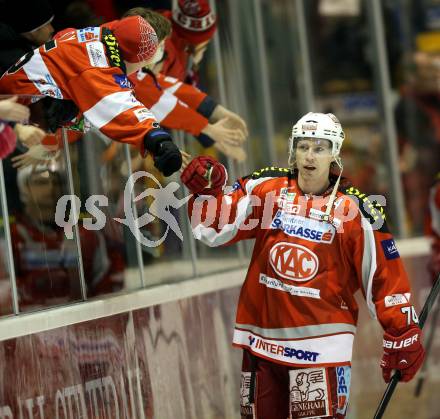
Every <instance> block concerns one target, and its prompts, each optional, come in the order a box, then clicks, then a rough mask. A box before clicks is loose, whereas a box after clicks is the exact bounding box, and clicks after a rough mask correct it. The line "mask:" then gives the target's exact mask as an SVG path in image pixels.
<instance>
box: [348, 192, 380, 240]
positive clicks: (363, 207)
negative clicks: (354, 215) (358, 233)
mask: <svg viewBox="0 0 440 419" xmlns="http://www.w3.org/2000/svg"><path fill="white" fill-rule="evenodd" d="M342 192H343V193H345V194H346V195H348V196H352V197H355V198H356V201H357V203H358V207H359V211H360V212H361V214H362V215H363V216H364V217H365V218H366V219H367V220H368V221H369V222H370V224H371V225H373V226H377V227H378V230H379V231H381V232H388V227H387V225H386V215H385V210H384V207H383V206H382V205H380V204H379V203H378V202H377V201H375V200H374V199H370V197H369V196H367V195H366V194H364V193H362V192H361V191H360V190H359V189H357V188H356V187H354V186H350V187H347V188H345V189H343V190H342Z"/></svg>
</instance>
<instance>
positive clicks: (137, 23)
mask: <svg viewBox="0 0 440 419" xmlns="http://www.w3.org/2000/svg"><path fill="white" fill-rule="evenodd" d="M101 26H104V27H106V28H108V29H110V30H111V31H112V32H113V35H115V37H116V40H117V41H118V45H119V49H120V51H121V54H122V58H123V59H124V60H125V61H128V62H129V63H139V62H141V61H146V60H149V59H150V58H152V57H153V56H154V54H155V53H156V50H157V46H158V45H159V41H158V38H157V35H156V32H155V31H154V29H153V27H152V26H151V25H150V24H149V23H148V22H147V21H146V20H145V19H144V18H143V17H141V16H129V17H125V18H123V19H120V20H113V21H112V22H108V23H104V24H103V25H101Z"/></svg>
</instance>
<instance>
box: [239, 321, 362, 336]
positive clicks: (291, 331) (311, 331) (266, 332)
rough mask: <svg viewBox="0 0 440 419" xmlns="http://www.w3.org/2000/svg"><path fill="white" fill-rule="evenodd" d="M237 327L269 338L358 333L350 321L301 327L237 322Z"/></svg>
mask: <svg viewBox="0 0 440 419" xmlns="http://www.w3.org/2000/svg"><path fill="white" fill-rule="evenodd" d="M235 328H236V329H241V330H245V331H246V330H247V331H249V332H252V333H255V334H256V335H259V336H264V337H265V338H267V339H287V340H289V339H305V338H313V337H318V336H323V335H334V334H336V333H353V334H355V333H356V326H354V325H353V324H349V323H327V324H316V325H309V326H301V327H284V328H279V329H263V328H261V327H258V326H254V325H252V324H240V323H236V324H235Z"/></svg>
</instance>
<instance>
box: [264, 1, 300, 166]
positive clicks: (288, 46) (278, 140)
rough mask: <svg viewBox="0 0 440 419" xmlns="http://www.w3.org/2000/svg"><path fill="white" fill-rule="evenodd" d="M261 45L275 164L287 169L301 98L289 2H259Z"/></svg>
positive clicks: (298, 60)
mask: <svg viewBox="0 0 440 419" xmlns="http://www.w3.org/2000/svg"><path fill="white" fill-rule="evenodd" d="M260 8H261V15H262V20H263V34H264V46H265V50H266V56H267V66H268V76H269V78H268V81H269V88H270V103H271V109H272V118H273V127H274V133H273V139H272V142H273V146H274V148H275V155H276V161H275V165H277V166H280V167H288V150H289V137H290V135H291V131H292V126H293V124H294V123H295V122H296V120H298V119H299V118H300V117H301V116H302V112H303V111H304V112H307V110H304V109H301V104H302V102H303V97H301V94H300V92H299V91H298V87H297V86H298V82H299V79H298V75H299V73H300V69H299V67H300V60H301V57H300V55H299V49H298V45H297V44H298V40H297V34H296V30H295V21H296V13H295V7H294V2H292V1H290V0H277V1H275V2H274V1H269V0H265V1H261V2H260Z"/></svg>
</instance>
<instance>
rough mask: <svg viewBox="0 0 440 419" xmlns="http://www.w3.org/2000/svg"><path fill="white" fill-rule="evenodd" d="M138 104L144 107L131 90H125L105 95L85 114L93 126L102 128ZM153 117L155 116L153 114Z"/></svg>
mask: <svg viewBox="0 0 440 419" xmlns="http://www.w3.org/2000/svg"><path fill="white" fill-rule="evenodd" d="M138 106H142V107H143V106H144V105H143V104H142V103H141V102H139V101H138V100H136V98H135V97H134V96H133V94H132V92H131V90H124V91H122V92H116V93H112V94H110V95H108V96H105V97H103V98H102V99H101V100H100V101H99V102H98V103H96V104H95V105H94V106H92V107H91V108H90V109H89V110H88V111H86V112H84V116H85V117H86V118H87V119H88V120H89V121H90V123H91V124H92V125H93V126H95V127H96V128H102V127H103V126H104V125H107V124H108V123H109V122H110V121H111V120H112V119H114V118H116V117H117V116H118V115H119V114H121V113H122V112H125V111H126V110H128V109H132V108H136V107H138ZM145 109H146V108H145ZM151 117H152V118H154V117H153V115H152V116H151Z"/></svg>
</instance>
